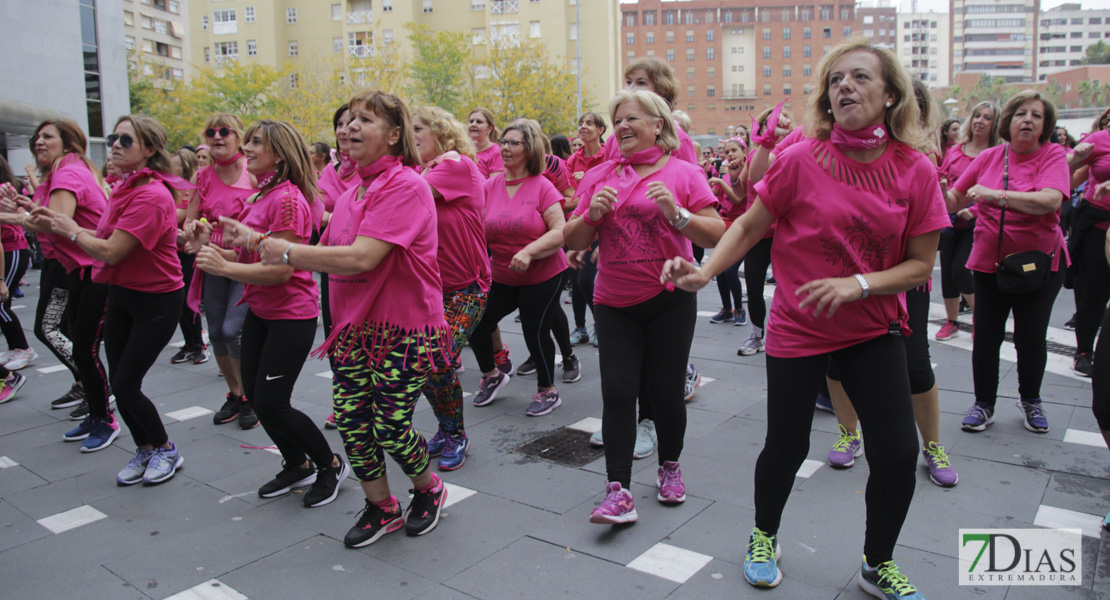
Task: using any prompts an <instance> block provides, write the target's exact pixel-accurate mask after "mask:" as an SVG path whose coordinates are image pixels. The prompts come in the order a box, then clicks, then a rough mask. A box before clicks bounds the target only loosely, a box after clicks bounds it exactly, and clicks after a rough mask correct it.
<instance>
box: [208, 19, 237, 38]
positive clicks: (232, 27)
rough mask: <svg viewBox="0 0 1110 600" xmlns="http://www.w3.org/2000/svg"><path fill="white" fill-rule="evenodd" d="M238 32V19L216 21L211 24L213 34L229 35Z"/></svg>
mask: <svg viewBox="0 0 1110 600" xmlns="http://www.w3.org/2000/svg"><path fill="white" fill-rule="evenodd" d="M238 32H239V22H238V21H217V22H215V23H213V24H212V33H213V34H214V35H229V34H232V33H238Z"/></svg>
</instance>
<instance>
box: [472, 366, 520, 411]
mask: <svg viewBox="0 0 1110 600" xmlns="http://www.w3.org/2000/svg"><path fill="white" fill-rule="evenodd" d="M502 375H504V377H505V378H504V379H502V380H501V385H499V386H497V387H495V388H493V391H492V392H490V393H489V397H488V398H486V401H485V402H482V403H479V402H478V399H477V396H475V398H474V406H488V405H489V404H490V403H492V402H493V401H494V400H495V399H496V398H497V392H500V391H501V390H502V389H503V388H504V387H505V386H507V385H509V380H510V379H512V378H511V377H509V376H508V375H505V374H504V373H502Z"/></svg>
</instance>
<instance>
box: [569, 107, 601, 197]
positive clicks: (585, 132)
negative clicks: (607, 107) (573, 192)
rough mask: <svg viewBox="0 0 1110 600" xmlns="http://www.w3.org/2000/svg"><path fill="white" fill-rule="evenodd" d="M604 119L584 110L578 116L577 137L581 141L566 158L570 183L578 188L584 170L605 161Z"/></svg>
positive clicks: (584, 173)
mask: <svg viewBox="0 0 1110 600" xmlns="http://www.w3.org/2000/svg"><path fill="white" fill-rule="evenodd" d="M605 131H606V127H605V119H603V118H602V117H601V115H599V114H597V113H595V112H584V113H582V116H581V117H578V138H577V139H579V140H581V141H582V147H581V148H579V149H578V150H576V151H575V152H574V154H572V155H571V157H570V158H569V159H567V169H568V170H569V171H570V175H571V185H573V186H574V187H575V189H577V188H578V183H579V182H580V181H582V178H583V177H585V176H586V171H589V170H590V169H592V168H594V167H596V166H597V165H600V164H601V163H602V162H604V161H605V154H604V153H603V152H602V144H604V143H605V139H604V138H603V137H602V136H604V135H605Z"/></svg>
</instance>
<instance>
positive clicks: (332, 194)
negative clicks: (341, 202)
mask: <svg viewBox="0 0 1110 600" xmlns="http://www.w3.org/2000/svg"><path fill="white" fill-rule="evenodd" d="M358 184H359V178H358V173H357V172H355V173H354V174H353V175H351V176H350V177H349V178H347V179H345V180H344V179H340V178H339V173H337V172H336V170H335V165H328V166H326V167H324V170H322V171H320V180H319V181H317V182H316V187H318V188H320V202H321V203H322V205H323V207H324V208H325V209H327V210H328V211H332V210H335V201H336V200H338V199H339V197H340V196H342V195H343V192H345V191H347V190H349V189H351V188H357V187H358Z"/></svg>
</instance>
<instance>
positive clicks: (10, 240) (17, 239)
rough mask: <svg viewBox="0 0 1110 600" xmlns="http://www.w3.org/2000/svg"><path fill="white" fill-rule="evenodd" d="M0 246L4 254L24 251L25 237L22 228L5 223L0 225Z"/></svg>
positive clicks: (25, 247) (26, 246) (25, 245)
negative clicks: (0, 245)
mask: <svg viewBox="0 0 1110 600" xmlns="http://www.w3.org/2000/svg"><path fill="white" fill-rule="evenodd" d="M0 244H2V245H3V246H4V252H14V251H15V250H26V249H27V248H28V245H27V236H25V235H24V234H23V228H22V227H20V226H19V225H8V224H7V223H3V224H0Z"/></svg>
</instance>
